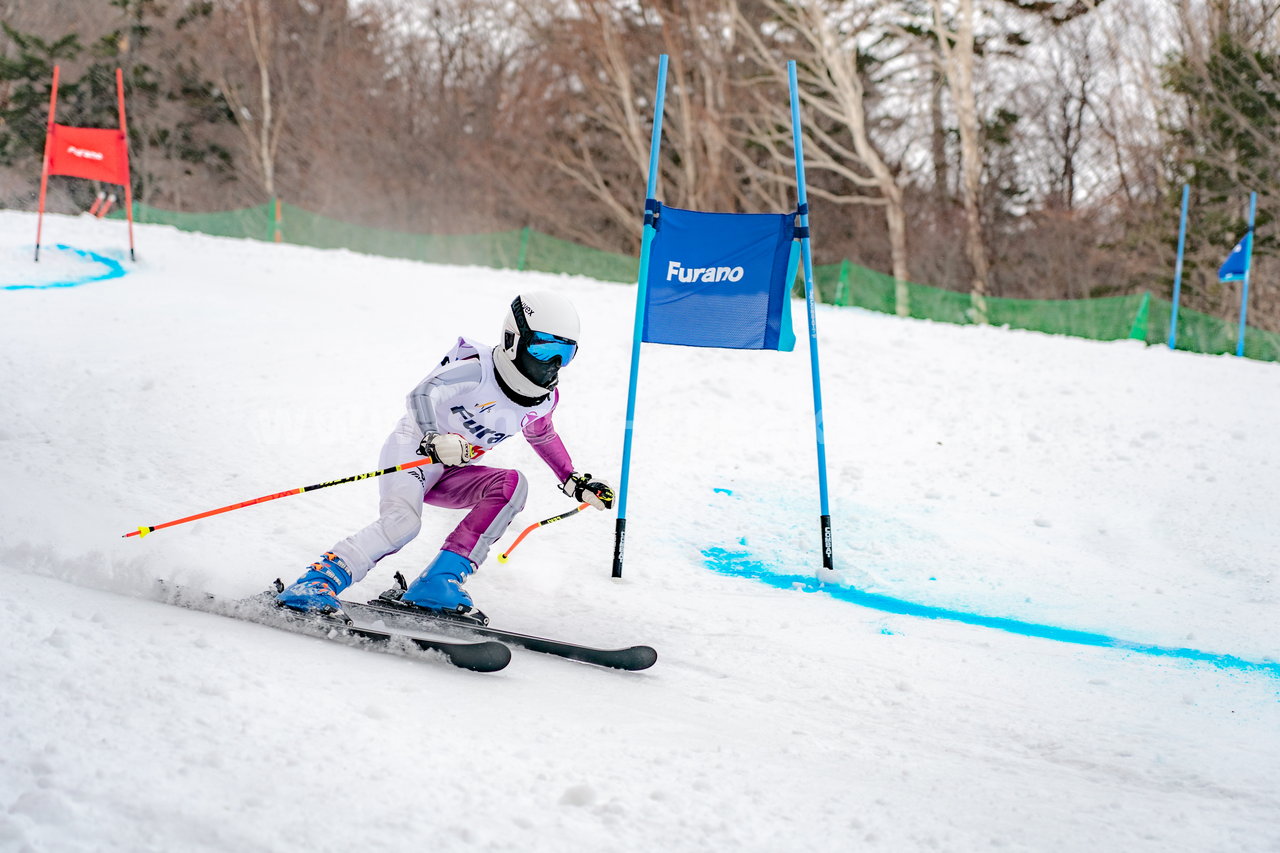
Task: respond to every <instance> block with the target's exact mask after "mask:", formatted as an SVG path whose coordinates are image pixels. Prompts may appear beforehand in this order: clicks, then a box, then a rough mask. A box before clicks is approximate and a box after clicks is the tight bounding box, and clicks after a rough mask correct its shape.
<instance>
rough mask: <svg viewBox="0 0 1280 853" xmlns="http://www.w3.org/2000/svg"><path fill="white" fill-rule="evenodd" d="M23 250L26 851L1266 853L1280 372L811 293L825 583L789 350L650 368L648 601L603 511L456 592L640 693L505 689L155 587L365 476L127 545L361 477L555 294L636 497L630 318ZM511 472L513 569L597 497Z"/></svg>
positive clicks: (300, 257) (397, 283) (8, 570)
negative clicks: (438, 369) (447, 355)
mask: <svg viewBox="0 0 1280 853" xmlns="http://www.w3.org/2000/svg"><path fill="white" fill-rule="evenodd" d="M34 236H35V218H34V216H32V215H31V214H27V213H17V212H0V287H3V288H4V289H2V290H0V478H2V481H3V485H4V490H3V502H4V504H3V507H4V512H3V516H2V520H0V580H2V581H3V589H4V591H5V609H4V616H3V618H2V619H0V648H3V652H2V653H0V849H4V850H35V851H46V850H48V851H79V850H94V851H96V850H113V851H114V850H121V851H175V850H183V851H202V850H219V851H221V850H236V851H241V850H262V851H293V850H297V851H304V850H305V851H330V850H331V851H355V850H369V851H381V850H387V851H399V850H406V851H407V850H445V851H449V850H513V851H564V850H574V851H577V850H582V851H597V850H619V851H648V850H667V851H686V850H688V851H702V850H716V851H722V850H735V851H737V850H742V851H778V850H886V851H914V850H959V851H963V850H976V849H985V848H1000V849H1007V850H1035V851H1045V850H1049V851H1075V850H1079V851H1100V850H1105V851H1134V850H1151V851H1180V850H1185V851H1208V850H1214V851H1218V850H1250V851H1254V850H1257V851H1261V850H1277V849H1280V667H1278V666H1277V653H1278V651H1280V618H1278V616H1280V608H1278V606H1277V605H1278V604H1280V584H1278V583H1277V576H1278V574H1280V572H1278V565H1280V522H1277V518H1280V497H1278V495H1280V490H1277V481H1278V480H1280V476H1278V475H1280V461H1278V460H1280V454H1277V441H1278V440H1280V366H1278V365H1274V364H1263V363H1257V362H1251V361H1246V360H1241V359H1236V358H1231V357H1210V356H1200V355H1192V354H1186V353H1175V352H1170V351H1168V350H1167V349H1166V348H1163V347H1150V348H1148V347H1144V346H1142V345H1141V344H1138V343H1134V342H1127V341H1126V342H1114V343H1097V342H1089V341H1082V340H1075V339H1069V338H1063V337H1052V336H1046V335H1041V334H1034V333H1027V332H1019V331H1010V330H1007V329H995V328H978V327H955V326H947V325H938V324H933V323H927V322H918V321H911V320H902V319H898V318H895V317H889V316H881V315H876V314H871V313H866V312H862V311H859V310H854V309H839V308H831V307H826V306H820V307H819V308H818V311H817V320H818V326H819V333H820V342H821V359H822V369H823V388H824V395H825V411H824V417H825V424H826V444H827V452H828V456H829V474H830V494H831V514H832V517H833V526H834V531H835V559H836V562H837V565H838V566H839V567H840V568H841V570H842V575H843V582H844V586H833V585H828V586H827V587H824V588H818V587H817V586H816V584H814V583H813V582H812V581H810V580H808V579H809V578H811V577H812V575H813V570H814V568H815V567H816V566H817V564H818V561H819V551H818V546H819V541H818V518H817V516H818V515H819V507H818V487H817V466H816V453H815V448H814V443H815V440H814V435H815V434H814V422H813V416H812V409H813V401H812V397H811V390H810V384H809V358H808V353H807V349H806V347H805V345H804V344H805V340H806V337H805V335H804V330H803V327H801V328H798V329H797V332H798V333H799V336H800V340H801V345H800V347H798V348H797V351H796V352H794V353H789V354H780V353H760V352H734V351H724V350H708V349H688V348H678V347H663V346H646V347H645V348H644V350H643V353H642V358H641V373H640V382H639V398H638V410H637V421H636V432H635V451H634V467H633V471H632V478H631V485H632V488H631V495H630V505H629V508H628V521H629V526H628V545H627V553H626V571H625V575H624V577H623V578H622V579H621V580H613V579H611V578H610V571H609V569H610V562H611V557H612V547H613V520H612V518H611V517H610V516H608V515H604V514H599V513H595V512H589V513H581V514H579V515H577V516H574V517H572V518H570V519H566V520H564V521H562V522H557V523H556V524H553V525H549V526H547V527H545V528H543V529H540V530H539V531H537V532H536V533H534V534H532V535H531V536H530V537H529V539H528V540H526V541H525V543H524V544H522V545H521V547H520V550H518V551H516V552H515V554H514V555H513V557H512V559H511V561H510V562H509V563H506V564H498V563H497V562H496V561H495V560H493V559H491V560H489V562H488V563H487V564H486V565H484V566H483V567H482V568H481V570H480V571H479V572H478V573H477V574H476V576H475V577H474V578H472V580H471V582H470V583H469V585H468V589H469V590H470V591H471V593H472V595H473V596H474V597H475V598H476V601H477V603H478V604H479V605H480V606H481V607H482V608H483V609H484V610H486V611H487V612H488V613H489V614H490V616H491V617H492V618H493V620H494V623H495V624H497V625H501V626H503V627H507V628H509V629H512V630H517V631H524V632H528V633H547V634H552V635H556V636H564V637H568V638H574V639H578V640H581V641H584V642H589V643H594V644H599V645H607V646H617V645H628V644H631V643H638V642H643V643H649V644H651V645H653V646H655V647H656V648H657V649H658V653H659V660H658V663H657V665H656V666H655V667H653V668H652V669H650V670H648V671H645V672H642V673H625V672H616V671H611V670H602V669H596V668H592V667H588V666H583V665H579V664H573V663H569V662H565V661H561V660H557V659H554V658H549V657H546V656H541V655H536V654H532V653H529V652H523V651H519V650H516V652H515V655H514V659H513V661H512V663H511V665H510V666H509V667H508V668H507V669H506V670H504V671H502V672H501V673H496V674H490V675H482V674H477V673H471V672H465V671H462V670H457V669H454V668H451V667H449V666H448V665H446V664H444V663H442V662H440V661H438V660H433V659H430V658H425V659H417V660H410V659H407V658H405V657H398V656H393V655H385V654H374V653H370V652H368V651H364V650H361V649H352V648H347V647H344V646H342V645H339V644H334V643H326V642H325V641H323V640H317V639H313V638H309V637H301V636H296V635H292V634H289V633H286V632H282V631H277V630H273V629H271V628H268V627H262V626H259V625H254V624H248V623H244V622H238V621H235V620H230V619H226V618H220V617H217V616H213V615H208V614H204V613H198V612H191V611H186V610H182V609H179V608H176V607H171V606H168V605H166V604H163V603H159V602H157V601H155V600H154V598H153V596H152V594H151V590H152V587H153V581H154V579H156V578H165V579H167V580H169V581H171V582H175V583H180V584H184V585H186V586H189V587H193V588H196V589H203V590H207V591H209V592H213V593H216V594H219V595H227V596H247V595H250V594H253V593H256V592H259V591H260V590H263V589H265V588H266V586H267V585H268V584H269V583H270V582H271V581H272V580H273V579H275V578H276V577H283V578H285V579H286V580H291V579H292V578H294V577H296V576H297V575H298V574H299V573H300V572H301V571H302V569H303V568H304V567H305V566H306V564H308V563H309V562H311V561H312V560H314V559H315V558H316V557H317V556H318V555H319V554H320V553H321V552H322V551H324V550H325V549H327V548H329V547H330V546H331V545H332V544H333V543H334V542H336V541H337V540H338V539H340V538H342V537H344V536H346V535H347V534H349V533H350V532H352V531H354V530H356V529H358V528H359V527H362V526H363V525H364V524H366V523H368V522H369V521H370V520H372V518H373V514H374V512H375V508H376V501H377V485H376V481H364V482H358V483H354V484H351V485H344V486H340V487H334V488H330V489H325V490H323V491H318V492H315V493H313V494H305V495H297V496H292V497H288V498H284V499H281V500H277V501H273V502H270V503H266V504H262V505H259V506H253V507H249V508H246V509H242V510H238V511H236V512H233V513H228V514H226V515H221V516H217V517H215V518H210V519H206V520H203V521H198V522H193V523H190V524H186V525H182V526H178V527H174V528H171V529H168V530H164V531H158V532H156V533H154V534H152V535H150V536H148V537H146V538H145V539H140V538H139V537H136V536H135V537H132V538H128V539H125V538H122V534H123V533H125V532H127V531H129V530H134V529H136V528H137V527H138V526H140V525H152V524H157V523H160V522H163V521H167V520H170V519H174V518H179V517H182V516H185V515H189V514H192V513H196V512H199V511H202V510H205V509H211V508H214V507H219V506H223V505H225V504H230V503H234V502H237V501H241V500H245V499H249V498H254V497H258V496H260V495H266V494H271V493H274V492H277V491H280V490H283V489H288V488H291V487H298V486H304V485H308V484H311V483H318V482H323V481H327V480H331V479H335V478H337V477H341V476H345V475H348V474H356V473H362V472H365V471H370V470H372V469H373V468H375V467H376V463H377V456H378V450H379V448H380V446H381V444H382V441H383V439H384V437H385V436H386V434H387V433H388V432H389V431H390V430H391V428H392V426H393V425H394V424H395V422H396V420H397V419H398V418H399V417H400V415H401V413H402V412H403V407H404V396H405V394H406V393H407V392H408V391H409V390H410V389H411V388H412V387H413V386H414V385H415V384H416V383H417V382H418V380H419V379H421V377H422V376H423V375H425V374H426V372H427V371H428V370H430V369H431V368H432V367H433V366H434V365H435V364H437V363H438V362H439V360H440V358H441V356H442V355H443V354H444V352H445V351H446V350H447V349H448V348H449V347H450V346H451V344H452V343H453V342H454V340H455V339H456V338H457V336H459V335H468V336H473V337H476V338H479V339H481V340H489V341H494V342H496V340H497V334H498V329H499V326H500V323H501V316H502V312H503V310H504V309H505V306H506V305H507V304H508V303H509V302H510V300H511V298H512V297H513V295H514V294H516V293H517V292H520V291H522V290H530V289H550V290H555V291H558V292H560V293H563V294H565V295H567V296H569V297H570V298H572V299H573V301H574V302H575V303H576V304H577V306H578V308H579V310H580V312H581V315H582V320H583V334H582V340H581V353H580V355H579V357H578V359H577V360H576V361H575V362H574V363H573V364H572V365H571V366H570V367H568V368H566V370H565V372H564V374H563V388H562V390H563V401H562V403H561V405H560V407H559V409H558V410H557V413H556V424H557V427H558V429H559V431H560V433H561V435H562V436H563V437H564V439H565V441H566V443H567V445H568V447H569V450H570V452H571V453H572V455H573V457H574V460H575V463H576V464H577V467H578V468H579V469H580V470H585V471H589V472H591V473H594V474H598V475H603V476H605V477H608V478H610V479H613V480H614V482H615V483H616V482H617V477H618V473H619V470H620V459H621V449H622V435H623V426H624V417H625V415H624V413H625V407H626V386H627V375H628V367H629V359H630V353H631V329H632V318H633V310H634V304H635V303H634V300H635V289H634V287H627V286H623V285H616V284H604V283H599V282H594V281H589V280H585V279H581V278H574V277H564V276H548V275H537V274H526V273H517V272H511V271H495V270H488V269H474V268H460V267H446V266H429V265H424V264H417V263H410V262H406V261H397V260H390V259H384V258H376V257H366V256H361V255H356V254H352V253H348V252H341V251H316V250H310V249H304V248H298V247H291V246H279V245H271V244H263V243H254V242H247V241H236V240H226V239H219V238H213V237H206V236H201V235H192V234H182V233H179V232H177V231H174V230H171V229H166V228H160V227H140V228H138V229H137V239H138V246H139V253H138V260H137V262H136V263H134V262H130V261H128V260H127V259H126V253H125V252H123V251H122V250H121V248H120V247H121V246H122V244H123V243H124V240H125V229H124V226H123V225H122V224H121V223H118V222H102V221H98V220H93V219H89V218H68V217H48V218H47V219H46V222H45V241H46V245H45V249H44V253H43V256H42V258H41V261H40V263H39V264H38V265H37V264H33V263H32V262H31V251H32V249H33V244H34ZM59 246H62V247H65V248H58V247H59ZM112 262H114V263H117V264H119V265H121V266H122V267H123V270H124V275H122V276H114V277H112V276H107V273H108V272H110V271H111V263H112ZM104 276H105V277H104ZM73 282H80V283H78V284H76V285H75V286H50V285H56V284H63V285H67V284H70V283H73ZM795 309H796V310H795V312H794V313H795V316H796V318H797V320H798V321H799V322H801V323H803V320H804V317H805V312H804V310H803V306H802V305H797V306H795ZM485 462H486V464H491V465H502V466H512V467H518V468H520V469H522V470H524V471H525V472H526V473H527V474H528V475H529V477H530V482H531V493H530V499H529V503H528V506H527V508H526V510H525V512H524V513H522V515H521V516H520V517H519V518H518V519H517V523H516V525H515V526H514V528H513V530H512V531H510V532H509V533H508V537H507V539H505V540H504V544H505V543H506V542H509V541H510V539H511V537H513V536H514V534H515V532H516V531H517V530H518V529H520V528H522V527H523V526H524V525H526V524H529V523H531V522H533V521H536V520H538V519H541V518H545V517H547V516H550V515H555V514H557V513H559V512H561V511H563V510H565V509H568V508H570V507H571V506H572V504H571V503H570V502H569V501H568V500H567V499H566V498H565V497H564V496H563V495H562V494H560V493H559V491H557V489H556V483H555V481H554V478H553V477H552V475H551V474H550V472H549V471H547V469H546V468H545V466H543V465H542V464H541V463H540V462H539V460H538V459H537V457H536V456H535V455H534V454H533V453H532V451H531V450H530V449H529V448H528V447H527V446H526V445H524V444H523V443H521V442H520V441H519V439H513V440H512V441H509V442H507V443H505V444H503V445H502V446H501V447H500V448H499V449H497V450H496V451H494V452H493V453H491V454H490V456H489V457H487V458H486V460H485ZM458 518H459V514H458V513H456V512H452V511H445V510H440V509H435V508H431V507H427V510H426V514H425V521H426V523H425V526H424V528H423V532H422V534H421V535H420V537H419V538H418V539H417V540H416V541H414V542H413V543H411V544H410V545H409V546H408V547H406V548H405V549H404V550H402V551H401V552H400V553H399V554H396V555H394V556H392V557H389V558H387V559H386V560H385V561H383V563H381V564H380V565H379V566H378V567H377V568H376V569H375V570H374V572H373V573H372V574H371V575H370V577H369V578H368V579H366V580H365V581H364V582H363V583H362V584H360V585H359V586H358V587H356V588H355V589H354V590H353V591H352V593H351V594H352V595H355V596H363V597H372V596H374V595H376V594H377V593H378V592H380V591H381V590H382V589H384V588H386V587H387V586H389V585H390V584H391V577H392V574H393V573H394V572H395V571H397V570H399V571H402V572H404V573H405V574H407V575H410V576H411V577H412V576H413V575H415V574H416V573H417V572H418V571H419V570H420V569H421V568H422V566H423V565H425V563H426V562H427V561H428V560H429V559H430V557H431V556H432V555H433V554H434V552H435V550H436V549H437V548H438V546H439V543H440V540H441V539H442V537H443V536H444V535H445V533H447V531H448V530H449V529H450V528H451V526H452V525H453V524H454V523H456V522H457V520H458ZM1028 634H1031V636H1028ZM1081 636H1093V637H1105V638H1113V639H1114V640H1116V641H1118V645H1116V646H1108V645H1107V644H1106V643H1103V644H1087V643H1086V644H1082V643H1080V642H1072V641H1071V640H1072V639H1073V638H1077V639H1078V638H1079V637H1081Z"/></svg>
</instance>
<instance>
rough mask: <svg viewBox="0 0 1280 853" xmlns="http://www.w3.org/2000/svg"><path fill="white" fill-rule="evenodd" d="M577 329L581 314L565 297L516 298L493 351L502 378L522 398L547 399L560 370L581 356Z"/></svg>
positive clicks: (537, 295) (532, 295)
mask: <svg viewBox="0 0 1280 853" xmlns="http://www.w3.org/2000/svg"><path fill="white" fill-rule="evenodd" d="M578 329H579V326H578V311H577V309H575V308H574V307H573V303H572V302H570V301H569V300H568V299H565V298H564V297H563V296H560V295H558V294H555V293H547V292H545V291H543V292H538V293H525V294H521V295H520V296H517V297H516V298H515V299H514V300H513V301H512V303H511V308H510V309H509V310H508V311H507V313H506V316H505V317H504V318H503V322H502V342H501V343H500V344H498V346H497V347H496V348H495V349H494V351H493V363H494V366H495V367H496V368H497V370H498V376H499V378H500V379H502V381H503V382H504V383H506V385H507V386H508V387H509V388H511V390H513V391H515V392H516V393H517V394H519V395H521V396H524V397H530V398H533V399H538V398H541V397H545V396H546V395H547V394H549V393H551V389H552V388H555V387H556V383H557V382H558V381H559V372H560V368H562V367H564V366H565V365H566V364H568V363H569V362H571V361H573V357H574V356H575V355H577V353H578Z"/></svg>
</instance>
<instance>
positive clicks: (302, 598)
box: [276, 551, 351, 613]
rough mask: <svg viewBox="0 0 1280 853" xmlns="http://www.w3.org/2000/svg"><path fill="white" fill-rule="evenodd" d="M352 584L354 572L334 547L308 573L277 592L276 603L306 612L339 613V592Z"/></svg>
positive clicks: (309, 568) (312, 565) (313, 564)
mask: <svg viewBox="0 0 1280 853" xmlns="http://www.w3.org/2000/svg"><path fill="white" fill-rule="evenodd" d="M349 586H351V572H350V571H349V570H348V569H347V564H346V563H344V562H343V561H342V558H341V557H339V556H338V555H337V554H335V553H333V552H332V551H327V552H325V555H324V556H323V557H321V558H320V559H319V560H316V561H315V562H314V563H312V564H311V565H310V567H308V569H307V572H306V574H304V575H303V576H302V577H300V578H298V579H297V580H296V581H294V582H293V584H291V585H290V586H287V587H285V588H284V589H282V590H281V591H280V592H279V594H277V595H276V604H278V605H280V606H281V607H288V608H289V609H290V610H298V611H301V612H303V613H337V612H339V611H341V610H342V605H341V604H339V603H338V593H340V592H342V591H343V590H344V589H346V588H347V587H349Z"/></svg>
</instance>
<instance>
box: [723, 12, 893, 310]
mask: <svg viewBox="0 0 1280 853" xmlns="http://www.w3.org/2000/svg"><path fill="white" fill-rule="evenodd" d="M880 5H881V4H878V3H838V4H829V3H823V2H812V0H810V2H797V3H791V2H783V0H765V2H764V6H765V8H767V9H768V10H769V12H770V13H771V14H770V18H769V19H766V21H765V22H764V26H763V27H762V26H761V24H760V22H758V21H752V20H749V19H748V18H747V17H746V16H745V15H741V14H740V15H739V16H738V29H739V30H740V31H741V32H743V33H744V35H745V37H746V39H747V40H748V42H749V43H750V45H751V46H752V48H753V49H754V51H755V55H756V57H757V61H758V62H759V64H760V65H761V66H762V67H763V68H765V69H769V73H768V74H767V76H766V77H765V81H766V82H767V84H768V88H769V90H770V91H769V92H768V93H766V94H764V95H763V96H761V97H757V98H756V99H754V101H753V106H754V107H755V109H756V110H757V111H758V117H757V118H756V119H755V120H753V121H750V122H749V125H748V126H749V128H750V131H749V141H750V142H753V143H756V144H763V145H766V146H767V147H768V150H769V152H770V154H771V158H770V161H771V162H772V164H773V165H774V167H775V168H777V169H779V170H780V171H781V174H783V175H789V174H790V172H789V170H788V168H787V167H789V166H790V165H791V163H792V162H793V155H792V152H791V138H790V135H789V133H788V132H787V130H786V129H787V128H789V126H790V115H789V110H788V107H787V104H786V101H784V100H782V99H781V98H780V97H779V96H778V93H779V92H780V91H785V87H786V85H787V82H786V81H787V77H786V72H785V65H784V63H785V60H784V58H783V57H784V55H785V54H789V55H790V57H792V58H794V59H795V60H796V63H797V72H796V76H797V83H798V85H799V87H800V92H799V94H800V100H801V102H802V105H803V109H802V114H803V115H804V116H805V118H803V119H802V121H803V123H804V129H805V132H806V136H807V138H808V140H809V143H810V144H809V146H808V147H806V149H805V159H806V161H807V162H806V165H807V167H808V169H810V170H812V171H825V172H829V173H831V174H832V175H834V176H836V177H838V178H839V179H841V181H842V183H843V189H842V190H841V191H833V190H830V189H826V188H824V187H822V186H821V185H815V186H814V188H813V191H812V192H813V194H814V195H815V196H818V197H820V198H825V199H827V200H828V201H831V202H834V203H836V204H864V205H877V206H881V207H883V208H884V217H885V224H886V226H887V229H888V234H889V245H890V256H891V259H892V267H893V277H894V281H895V284H896V287H895V290H896V299H895V302H896V306H897V312H898V313H899V314H901V315H903V316H906V315H908V314H909V313H910V305H909V302H908V299H909V297H908V294H909V292H910V291H909V289H908V287H907V281H908V278H909V272H908V256H907V217H906V209H905V205H904V193H903V186H902V183H901V180H902V178H901V175H902V172H901V170H900V169H899V168H898V167H896V166H894V165H891V164H890V162H889V161H888V160H887V159H886V157H885V156H884V155H883V154H882V152H881V150H880V148H879V146H878V145H877V142H876V141H875V140H874V139H873V130H874V126H875V119H874V118H872V117H870V116H869V115H868V107H867V101H868V97H867V87H866V81H865V78H864V72H863V70H862V68H861V67H860V66H861V62H860V59H861V58H863V57H864V53H863V51H862V50H861V49H860V48H859V44H858V42H859V39H862V40H864V41H865V40H867V39H868V34H870V35H871V37H872V38H874V37H875V32H876V31H877V30H878V29H879V28H880V25H879V24H878V22H877V21H876V12H877V9H878V7H879V6H880ZM779 27H781V28H784V29H785V30H786V31H787V32H789V33H791V34H793V37H792V38H785V39H779V37H778V35H777V31H778V28H779ZM765 29H767V30H768V35H766V33H765V32H764V30H765ZM779 42H781V44H782V45H783V47H782V48H781V49H779ZM788 180H789V181H790V179H789V178H788Z"/></svg>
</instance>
